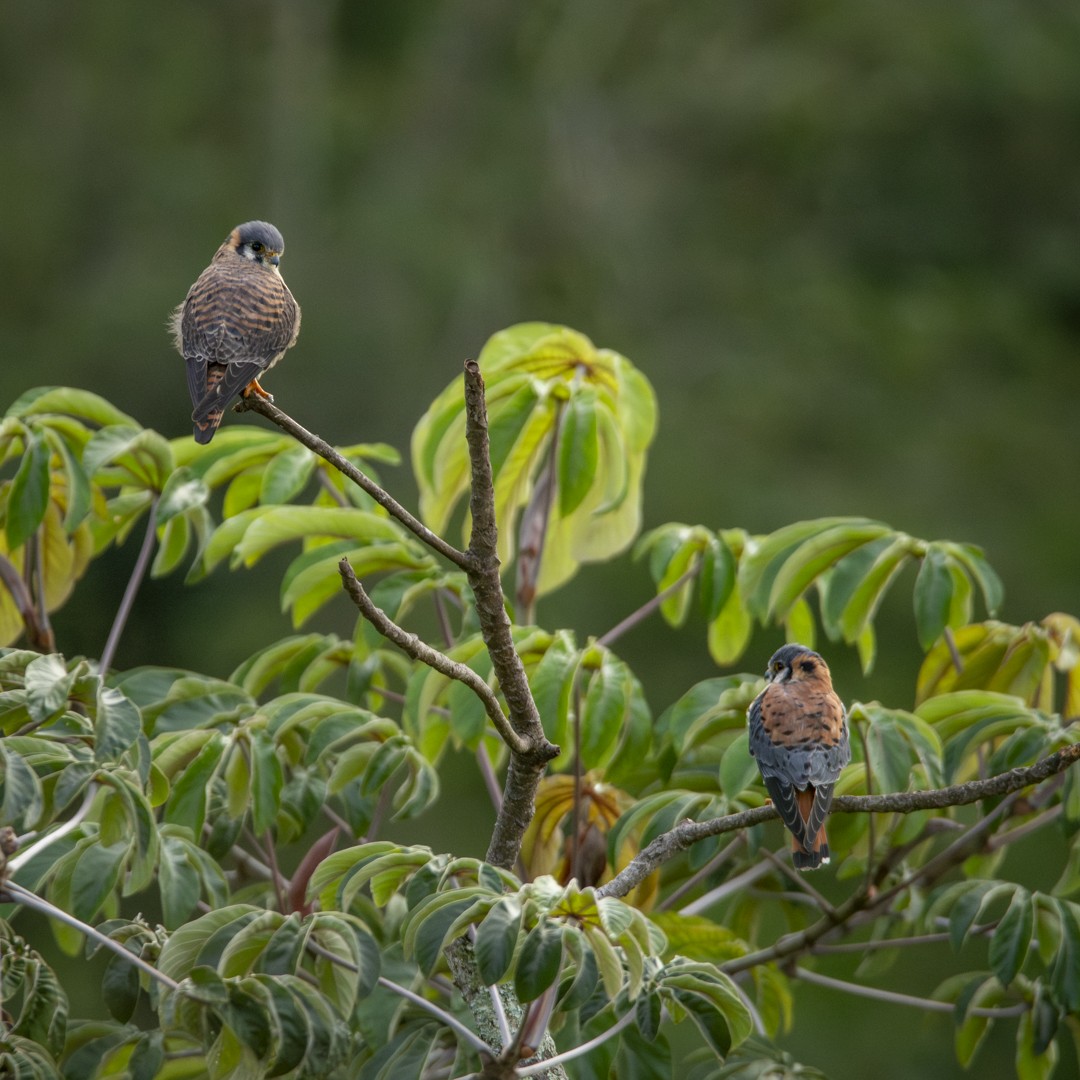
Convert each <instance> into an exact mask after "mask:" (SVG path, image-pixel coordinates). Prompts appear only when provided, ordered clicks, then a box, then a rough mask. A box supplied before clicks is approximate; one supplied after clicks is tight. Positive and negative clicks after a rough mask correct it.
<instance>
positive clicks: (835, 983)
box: [793, 967, 1030, 1019]
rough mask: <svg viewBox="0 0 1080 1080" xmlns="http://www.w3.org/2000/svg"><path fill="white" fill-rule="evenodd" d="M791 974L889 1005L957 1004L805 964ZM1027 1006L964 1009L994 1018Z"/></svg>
mask: <svg viewBox="0 0 1080 1080" xmlns="http://www.w3.org/2000/svg"><path fill="white" fill-rule="evenodd" d="M793 974H794V975H795V977H796V978H798V979H802V980H803V982H808V983H813V984H814V985H815V986H824V987H827V988H828V989H829V990H839V991H841V992H842V993H845V994H852V995H854V996H855V997H862V998H870V999H871V1000H873V1001H887V1002H889V1004H890V1005H909V1006H911V1007H912V1008H913V1009H923V1010H925V1011H926V1012H941V1013H954V1014H955V1013H956V1006H955V1005H954V1004H952V1003H951V1002H948V1001H935V1000H934V999H933V998H921V997H913V996H912V995H911V994H900V993H897V992H896V991H895V990H881V989H878V987H876V986H860V985H859V984H858V983H852V982H845V981H844V980H843V979H833V978H830V977H829V976H828V975H819V974H818V973H817V972H816V971H810V970H809V969H807V968H803V967H796V968H795V969H794V972H793ZM1029 1007H1030V1006H1028V1005H1026V1004H1024V1003H1023V1002H1020V1003H1018V1004H1016V1005H1008V1006H1005V1007H1004V1008H997V1009H994V1008H987V1007H984V1006H981V1005H974V1006H972V1007H971V1008H969V1009H968V1010H967V1013H966V1015H967V1016H987V1017H992V1018H994V1019H1003V1018H1006V1017H1013V1016H1023V1014H1024V1013H1026V1012H1027V1011H1028V1009H1029Z"/></svg>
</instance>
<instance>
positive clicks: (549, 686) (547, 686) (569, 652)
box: [529, 630, 581, 746]
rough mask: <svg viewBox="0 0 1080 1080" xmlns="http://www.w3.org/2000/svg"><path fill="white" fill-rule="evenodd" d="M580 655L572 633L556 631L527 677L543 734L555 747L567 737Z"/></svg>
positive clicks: (561, 743)
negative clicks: (542, 726)
mask: <svg viewBox="0 0 1080 1080" xmlns="http://www.w3.org/2000/svg"><path fill="white" fill-rule="evenodd" d="M580 655H581V654H580V653H579V652H578V650H577V649H576V648H575V644H574V636H573V634H572V633H571V632H570V631H569V630H560V631H558V632H557V633H556V634H555V636H554V637H553V638H552V639H551V643H550V644H549V645H548V647H547V650H546V651H545V652H544V655H543V657H542V659H541V660H540V663H539V664H537V665H536V667H535V668H534V669H533V670H532V673H531V674H530V676H529V686H530V688H531V689H532V693H533V698H534V699H535V701H536V708H537V710H538V711H539V713H540V721H541V723H542V724H543V725H544V734H545V735H546V736H547V737H548V739H549V740H550V741H551V742H553V743H554V744H555V745H556V746H562V745H564V744H565V743H566V740H567V725H568V719H569V712H570V696H571V694H572V692H573V687H574V672H575V671H576V670H577V664H578V661H579V659H580Z"/></svg>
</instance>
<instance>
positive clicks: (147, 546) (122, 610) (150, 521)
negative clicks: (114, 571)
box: [100, 496, 157, 674]
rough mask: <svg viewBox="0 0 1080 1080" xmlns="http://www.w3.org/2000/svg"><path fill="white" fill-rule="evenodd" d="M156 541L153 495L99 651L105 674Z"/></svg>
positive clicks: (148, 566)
mask: <svg viewBox="0 0 1080 1080" xmlns="http://www.w3.org/2000/svg"><path fill="white" fill-rule="evenodd" d="M156 541H157V497H156V496H155V498H154V501H153V502H152V503H151V504H150V513H149V515H148V517H147V521H146V535H145V536H144V537H143V542H142V547H141V548H139V556H138V558H137V559H136V560H135V566H134V568H133V569H132V571H131V577H130V578H129V579H128V583H127V588H126V589H125V590H124V596H123V599H121V601H120V607H119V608H117V610H116V618H115V619H114V620H113V624H112V629H110V630H109V637H108V640H107V641H106V642H105V648H104V649H103V650H102V652H101V660H100V663H101V670H102V673H103V674H107V673H108V671H109V668H111V667H112V662H113V658H114V657H115V656H116V650H117V649H118V648H119V646H120V635H121V634H123V632H124V627H125V626H126V625H127V621H128V617H129V616H130V615H131V609H132V608H133V607H134V606H135V597H136V596H137V595H138V592H139V587H140V586H141V585H142V583H143V578H145V577H146V571H147V570H148V569H149V568H150V556H151V555H153V554H154V544H155V543H156Z"/></svg>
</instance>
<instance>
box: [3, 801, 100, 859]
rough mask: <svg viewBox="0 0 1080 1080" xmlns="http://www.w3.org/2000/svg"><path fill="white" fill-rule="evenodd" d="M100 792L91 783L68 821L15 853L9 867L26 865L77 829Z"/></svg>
mask: <svg viewBox="0 0 1080 1080" xmlns="http://www.w3.org/2000/svg"><path fill="white" fill-rule="evenodd" d="M97 793H98V785H97V784H91V785H90V786H89V787H88V788H87V789H86V794H85V795H84V796H83V801H82V805H81V806H80V807H79V809H78V810H76V811H75V813H74V814H72V816H71V817H70V818H68V820H67V821H65V822H64V823H63V824H62V825H57V827H56V828H55V829H53V831H52V832H50V833H46V834H45V835H44V836H43V837H42V838H41V839H40V840H38V841H37V842H36V843H33V844H31V845H30V846H29V847H28V848H25V849H23V850H22V851H20V852H19V854H18V855H13V856H12V857H11V858H10V859H8V861H7V868H8V870H10V871H11V873H13V874H14V873H15V872H16V871H18V870H19V869H20V868H21V867H23V866H25V865H26V864H27V863H28V862H29V861H30V860H31V859H32V858H34V856H35V855H40V854H41V852H43V851H44V850H45V849H46V848H47V847H49V846H50V845H52V844H55V843H56V841H57V840H59V839H60V838H61V837H64V836H67V834H68V833H69V832H72V831H73V830H74V829H77V828H78V827H79V826H80V825H81V824H82V823H83V820H84V819H85V817H86V815H87V814H88V813H89V812H90V807H91V806H93V805H94V799H95V797H96V796H97Z"/></svg>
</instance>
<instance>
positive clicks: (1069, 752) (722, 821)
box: [598, 743, 1080, 896]
mask: <svg viewBox="0 0 1080 1080" xmlns="http://www.w3.org/2000/svg"><path fill="white" fill-rule="evenodd" d="M1077 760H1080V743H1072V744H1070V745H1069V746H1066V747H1064V748H1063V749H1061V750H1058V751H1057V752H1056V753H1053V754H1049V755H1048V756H1047V757H1044V758H1041V759H1040V760H1039V761H1037V762H1035V764H1034V765H1030V766H1027V767H1026V768H1018V769H1010V770H1009V771H1008V772H1003V773H999V774H998V775H997V776H991V777H989V778H988V779H986V780H972V781H970V782H969V783H966V784H953V785H951V786H950V787H945V788H936V789H932V790H930V791H903V792H897V793H895V794H892V795H842V796H838V797H837V798H835V799H834V800H833V804H832V813H834V814H911V813H914V812H915V811H916V810H941V809H944V808H945V807H949V806H964V805H966V804H967V803H973V802H978V801H979V800H980V799H985V798H989V797H991V796H1000V795H1008V794H1011V793H1012V792H1014V791H1019V790H1020V789H1021V788H1025V787H1029V786H1030V785H1032V784H1038V783H1040V782H1041V781H1043V780H1045V779H1047V777H1050V776H1053V775H1055V774H1056V773H1060V772H1064V770H1065V769H1067V768H1068V767H1069V766H1070V765H1072V764H1073V762H1075V761H1077ZM775 817H779V815H778V814H777V812H776V809H775V807H773V806H771V805H769V806H759V807H756V808H755V809H753V810H743V811H742V812H741V813H738V814H726V815H725V816H724V817H718V818H710V819H709V820H708V821H689V820H687V821H682V822H680V823H679V824H678V825H676V826H675V828H674V829H671V830H670V831H668V832H666V833H663V834H662V835H661V836H658V837H657V838H656V839H655V840H653V841H652V843H650V844H649V845H648V846H647V847H645V848H644V849H643V850H642V851H641V852H640V854H638V855H637V856H636V857H635V858H634V860H633V861H632V862H631V863H629V865H627V866H626V867H625V868H624V869H623V870H621V871H620V872H619V873H618V874H616V875H615V877H613V878H612V879H611V881H609V882H608V883H607V884H606V885H604V886H602V887H601V888H600V889H599V890H598V893H599V895H601V896H626V894H627V893H628V892H630V890H631V889H633V888H634V887H635V886H637V885H639V884H641V882H642V881H644V880H645V878H647V877H648V876H649V874H651V873H652V872H653V871H654V870H656V869H657V868H658V867H659V866H661V865H662V864H663V863H665V862H667V861H668V860H669V859H672V858H674V857H675V856H676V855H677V854H679V852H681V851H685V850H686V849H687V848H688V847H690V846H691V845H692V844H696V843H697V842H698V841H699V840H704V839H706V838H707V837H710V836H719V835H720V834H721V833H727V832H734V831H735V830H737V829H748V828H750V827H751V826H752V825H760V824H761V823H762V822H765V821H771V820H772V819H773V818H775Z"/></svg>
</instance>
